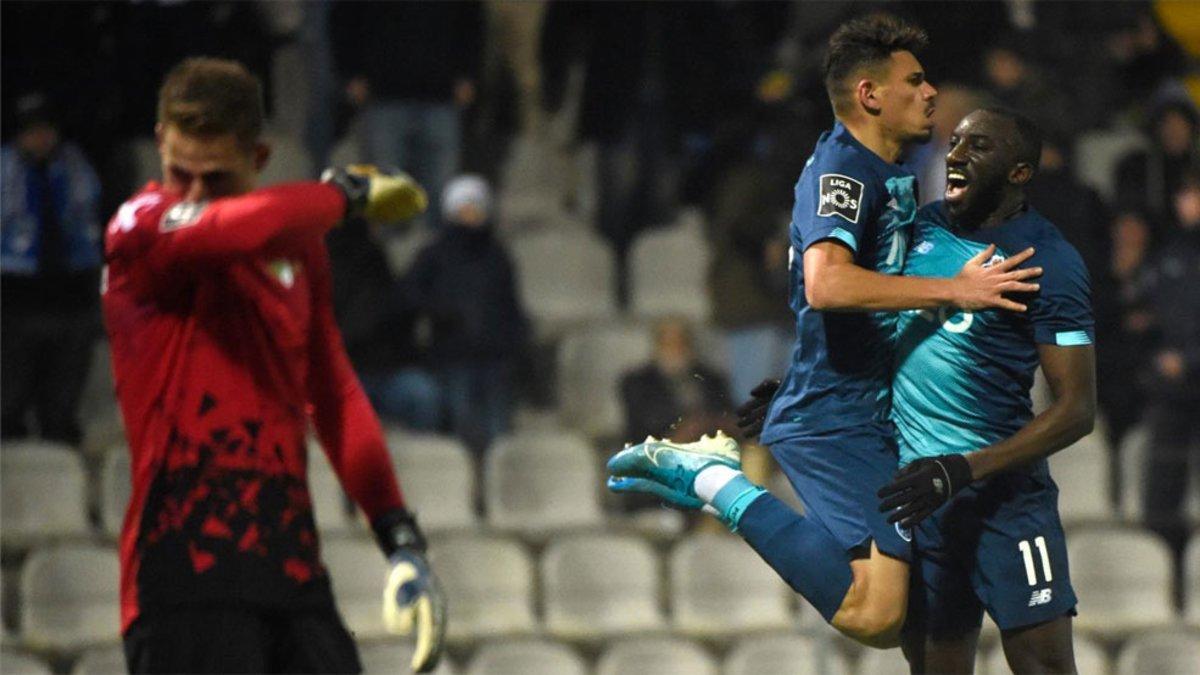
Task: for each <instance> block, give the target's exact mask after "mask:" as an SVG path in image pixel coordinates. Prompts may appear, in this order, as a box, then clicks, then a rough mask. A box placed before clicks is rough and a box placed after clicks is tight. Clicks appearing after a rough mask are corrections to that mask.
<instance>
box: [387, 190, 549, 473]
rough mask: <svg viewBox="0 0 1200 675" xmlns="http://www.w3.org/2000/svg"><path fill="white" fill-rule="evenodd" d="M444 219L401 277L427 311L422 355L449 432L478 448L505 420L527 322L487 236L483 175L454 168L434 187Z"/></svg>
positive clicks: (509, 266)
mask: <svg viewBox="0 0 1200 675" xmlns="http://www.w3.org/2000/svg"><path fill="white" fill-rule="evenodd" d="M441 208H442V221H443V223H444V227H443V228H442V229H441V230H439V231H438V233H437V235H436V237H435V239H434V240H433V241H432V242H431V243H430V244H429V245H428V246H426V247H425V248H424V249H422V250H421V252H420V253H418V254H417V258H416V261H415V262H414V263H413V266H412V268H411V269H410V270H409V272H408V274H407V276H406V277H405V286H406V289H407V291H406V292H407V293H408V295H409V296H410V301H411V302H412V303H413V304H414V306H416V307H419V308H420V309H421V310H422V311H423V312H424V313H425V314H427V315H428V316H429V317H430V318H431V319H432V321H431V323H432V335H431V339H430V341H429V345H430V346H429V358H430V364H431V368H432V370H433V372H434V373H435V375H436V377H437V378H438V380H439V381H440V385H441V389H442V393H443V397H444V403H445V406H444V408H445V412H446V414H447V418H448V422H449V425H450V428H451V431H453V432H454V433H455V434H457V435H459V436H460V437H461V438H462V439H463V441H464V442H465V443H466V444H467V445H468V447H470V448H471V449H472V450H473V451H475V452H476V453H482V452H483V451H484V450H485V449H486V448H487V446H488V444H489V443H490V442H491V440H492V439H493V438H494V437H495V436H497V435H499V434H503V433H505V432H507V431H508V430H509V428H510V426H511V421H512V403H513V389H514V386H513V385H514V379H515V372H516V364H517V362H518V360H519V359H520V357H521V355H522V354H523V353H524V350H525V344H526V336H527V333H528V322H527V320H526V317H525V312H524V310H523V309H522V307H521V303H520V301H519V300H518V298H517V290H516V282H515V279H514V274H513V263H512V260H511V258H510V257H509V254H508V251H506V250H505V248H504V246H503V244H501V242H500V241H499V240H498V239H497V238H496V237H495V235H494V232H493V230H494V228H493V222H492V217H491V214H492V193H491V188H490V187H489V185H488V183H487V181H486V180H484V179H483V178H482V177H480V176H476V175H461V176H457V177H455V178H453V179H452V180H450V182H449V183H447V185H446V187H445V190H444V191H443V192H442V200H441Z"/></svg>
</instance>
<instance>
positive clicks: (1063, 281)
mask: <svg viewBox="0 0 1200 675" xmlns="http://www.w3.org/2000/svg"><path fill="white" fill-rule="evenodd" d="M1038 258H1042V259H1041V260H1038ZM1029 264H1031V265H1040V266H1041V267H1042V269H1043V270H1044V271H1043V273H1042V277H1041V279H1039V280H1038V283H1039V284H1041V290H1040V291H1039V293H1038V295H1037V297H1036V298H1035V299H1034V300H1033V302H1032V303H1030V307H1029V318H1030V322H1031V323H1032V324H1033V338H1034V341H1035V342H1037V343H1038V344H1048V345H1058V346H1059V347H1076V346H1081V345H1090V344H1093V343H1094V342H1095V339H1096V323H1095V318H1094V317H1093V314H1092V291H1091V281H1090V279H1089V278H1088V273H1087V268H1086V267H1085V266H1084V264H1083V259H1082V258H1081V257H1080V256H1079V253H1077V252H1076V251H1075V249H1073V248H1071V246H1070V245H1069V244H1067V243H1065V242H1062V243H1059V244H1056V245H1054V246H1052V247H1050V250H1048V251H1047V253H1046V255H1045V257H1043V256H1042V255H1038V256H1036V257H1035V258H1033V259H1031V260H1030V261H1029Z"/></svg>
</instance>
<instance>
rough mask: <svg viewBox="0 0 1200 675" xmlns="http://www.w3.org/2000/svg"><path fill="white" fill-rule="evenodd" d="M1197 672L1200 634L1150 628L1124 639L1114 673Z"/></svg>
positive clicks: (1163, 674) (1186, 674)
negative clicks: (1147, 631)
mask: <svg viewBox="0 0 1200 675" xmlns="http://www.w3.org/2000/svg"><path fill="white" fill-rule="evenodd" d="M1079 672H1081V673H1082V672H1083V671H1082V670H1080V671H1079ZM1197 672H1200V635H1198V634H1196V633H1192V632H1183V631H1165V632H1163V631H1153V632H1150V633H1145V634H1142V635H1138V636H1136V637H1133V638H1131V639H1130V640H1129V641H1128V642H1126V643H1125V646H1123V647H1122V648H1121V651H1120V653H1119V654H1118V655H1117V675H1195V673H1197Z"/></svg>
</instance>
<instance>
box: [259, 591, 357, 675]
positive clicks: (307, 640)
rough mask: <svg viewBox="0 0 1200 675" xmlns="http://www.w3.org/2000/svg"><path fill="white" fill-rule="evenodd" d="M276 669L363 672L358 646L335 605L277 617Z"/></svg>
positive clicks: (274, 619) (282, 670)
mask: <svg viewBox="0 0 1200 675" xmlns="http://www.w3.org/2000/svg"><path fill="white" fill-rule="evenodd" d="M273 623H274V625H275V628H276V631H275V637H276V640H275V641H274V644H273V646H272V654H271V670H270V671H269V672H274V673H360V672H362V664H361V663H360V662H359V658H358V647H357V646H356V645H355V644H354V638H352V637H351V636H350V632H349V631H347V630H346V626H345V624H344V623H342V619H341V617H340V616H338V613H337V610H336V609H334V607H333V606H330V607H326V608H322V609H312V610H301V611H292V612H281V613H279V614H277V615H274V617H273Z"/></svg>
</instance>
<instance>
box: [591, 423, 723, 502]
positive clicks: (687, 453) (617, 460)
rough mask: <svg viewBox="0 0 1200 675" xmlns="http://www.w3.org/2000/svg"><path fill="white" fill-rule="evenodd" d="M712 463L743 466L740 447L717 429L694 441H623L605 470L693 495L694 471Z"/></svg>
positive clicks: (682, 493)
mask: <svg viewBox="0 0 1200 675" xmlns="http://www.w3.org/2000/svg"><path fill="white" fill-rule="evenodd" d="M714 464H720V465H723V466H727V467H729V468H731V469H733V470H735V471H741V470H742V451H741V448H739V447H738V444H737V441H735V440H733V439H732V438H730V437H728V436H726V435H725V434H724V433H722V432H720V431H718V432H717V433H716V435H715V436H707V435H706V436H704V437H702V438H701V439H700V440H698V441H696V442H694V443H676V442H674V441H671V440H669V439H665V438H664V439H662V440H659V439H657V438H655V437H653V436H647V437H646V440H645V441H643V442H641V443H638V444H637V445H633V446H630V445H626V447H625V449H624V450H622V451H621V452H618V453H617V454H616V455H614V456H613V458H612V459H610V460H608V473H609V474H611V475H612V476H614V477H616V478H618V479H620V478H648V479H650V480H653V481H655V482H657V483H661V484H662V485H665V486H667V487H668V488H670V489H671V490H673V491H675V492H677V493H679V494H681V495H684V496H687V497H696V490H695V488H694V486H693V484H694V483H695V482H696V474H698V473H700V472H701V471H703V470H704V469H706V468H708V467H710V466H713V465H714Z"/></svg>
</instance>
